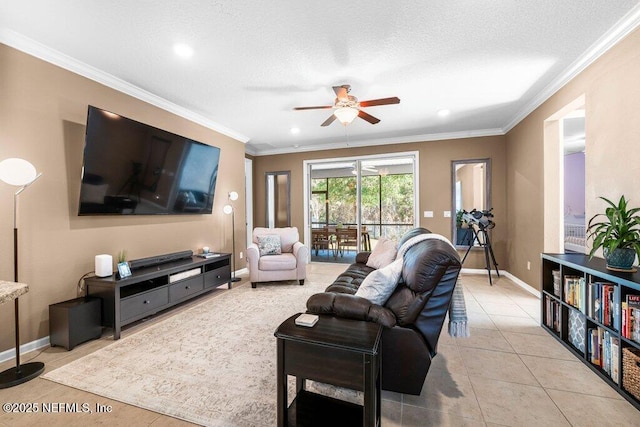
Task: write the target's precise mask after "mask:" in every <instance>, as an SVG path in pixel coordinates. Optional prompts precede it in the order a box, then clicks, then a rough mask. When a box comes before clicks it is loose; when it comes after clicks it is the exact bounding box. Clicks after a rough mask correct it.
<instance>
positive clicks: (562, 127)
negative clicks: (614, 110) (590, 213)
mask: <svg viewBox="0 0 640 427" xmlns="http://www.w3.org/2000/svg"><path fill="white" fill-rule="evenodd" d="M585 135H586V114H585V96H584V95H581V96H580V97H578V98H576V99H575V100H574V101H572V102H570V103H569V104H567V105H566V106H564V107H563V108H561V109H560V110H559V111H557V112H556V113H555V114H553V115H552V116H550V117H549V118H547V119H546V120H545V121H544V148H543V151H544V192H543V199H544V242H543V252H550V253H563V252H565V251H572V252H582V253H584V252H585V251H586V238H585V231H586V230H585V229H586V226H585V219H584V203H585V202H584V200H585V188H586V177H585V175H584V170H585V169H584V161H585V157H586V150H585V148H584V147H585V146H586V138H585ZM574 154H576V156H574V157H567V156H572V155H574ZM567 168H568V170H567Z"/></svg>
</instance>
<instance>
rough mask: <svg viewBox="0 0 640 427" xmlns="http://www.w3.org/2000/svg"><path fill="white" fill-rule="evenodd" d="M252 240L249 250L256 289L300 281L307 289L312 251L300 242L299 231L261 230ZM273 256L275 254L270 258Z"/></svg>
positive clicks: (258, 230)
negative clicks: (261, 286) (275, 283)
mask: <svg viewBox="0 0 640 427" xmlns="http://www.w3.org/2000/svg"><path fill="white" fill-rule="evenodd" d="M252 240H253V243H252V244H251V245H249V247H248V248H247V263H248V267H249V279H250V280H251V287H252V288H255V287H256V286H257V284H258V282H279V281H283V280H298V281H300V285H304V279H306V278H307V263H308V262H309V261H308V260H309V248H307V247H306V246H305V245H303V244H302V243H301V242H300V241H299V240H300V235H299V234H298V229H297V228H296V227H286V228H263V227H257V228H255V229H254V230H253V239H252ZM278 243H279V244H278ZM278 247H279V250H278ZM261 249H262V253H263V255H261ZM269 252H271V253H272V254H267V253H269ZM278 252H280V253H278Z"/></svg>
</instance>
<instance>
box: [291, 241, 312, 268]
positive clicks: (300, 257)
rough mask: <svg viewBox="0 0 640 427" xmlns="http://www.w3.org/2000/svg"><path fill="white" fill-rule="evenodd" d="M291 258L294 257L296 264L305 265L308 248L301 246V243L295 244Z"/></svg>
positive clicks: (307, 258)
mask: <svg viewBox="0 0 640 427" xmlns="http://www.w3.org/2000/svg"><path fill="white" fill-rule="evenodd" d="M293 256H295V257H296V260H297V261H298V264H300V263H301V262H302V263H303V264H307V263H308V262H309V248H307V247H306V246H305V245H303V244H302V242H296V243H294V244H293Z"/></svg>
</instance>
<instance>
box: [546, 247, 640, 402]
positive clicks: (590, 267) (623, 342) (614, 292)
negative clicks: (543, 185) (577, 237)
mask: <svg viewBox="0 0 640 427" xmlns="http://www.w3.org/2000/svg"><path fill="white" fill-rule="evenodd" d="M554 275H555V276H556V277H555V286H554ZM605 294H606V296H605ZM628 295H640V273H621V272H615V271H610V270H607V269H606V264H605V262H604V260H603V259H601V258H593V259H591V260H589V257H588V256H587V255H583V254H542V298H541V310H542V312H541V325H542V327H543V328H544V329H545V330H547V331H548V332H549V333H550V334H551V335H553V336H554V337H555V338H556V339H558V340H559V341H560V342H561V343H562V344H563V345H564V346H565V347H567V348H568V349H569V350H570V351H571V352H572V353H574V354H575V355H576V357H578V358H579V359H580V360H582V362H584V363H585V364H586V365H587V366H589V367H590V368H591V369H592V370H593V371H594V372H596V373H597V374H598V375H599V376H600V377H601V378H603V379H604V380H605V381H606V382H607V383H608V384H609V385H610V386H611V387H613V388H614V389H615V390H616V391H617V392H618V393H620V394H621V395H622V396H623V397H624V398H625V399H627V400H628V401H629V402H630V403H631V404H633V405H634V406H635V407H636V408H637V409H639V410H640V393H638V392H637V390H635V391H634V392H629V390H627V388H625V381H624V374H625V372H624V370H623V369H624V366H623V363H622V360H623V349H632V350H634V349H635V350H637V351H640V342H639V341H634V340H633V339H631V338H630V337H629V338H627V337H625V336H624V334H623V332H622V331H621V330H622V323H623V311H622V307H623V304H622V303H623V302H626V300H627V296H628ZM605 302H608V303H607V304H605ZM638 314H640V310H638ZM616 344H617V345H616ZM594 348H595V349H598V351H596V352H594V351H593V349H594ZM600 348H603V350H602V351H600ZM594 353H596V356H594ZM627 356H628V354H627ZM639 372H640V369H638V370H635V369H634V370H628V371H627V372H626V374H627V378H629V377H630V375H631V378H633V379H634V382H635V383H636V384H637V383H638V380H639V379H638V378H637V375H639V374H638V373H639ZM629 388H631V383H630V382H629ZM634 394H635V395H634Z"/></svg>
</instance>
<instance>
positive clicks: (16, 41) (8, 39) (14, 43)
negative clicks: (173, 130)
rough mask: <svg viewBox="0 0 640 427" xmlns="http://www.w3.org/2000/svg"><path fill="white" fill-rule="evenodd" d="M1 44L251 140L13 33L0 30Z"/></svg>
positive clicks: (233, 136) (222, 131)
mask: <svg viewBox="0 0 640 427" xmlns="http://www.w3.org/2000/svg"><path fill="white" fill-rule="evenodd" d="M0 43H3V44H6V45H7V46H10V47H12V48H14V49H17V50H19V51H22V52H24V53H27V54H29V55H31V56H34V57H36V58H38V59H41V60H43V61H46V62H49V63H51V64H53V65H56V66H58V67H61V68H64V69H65V70H68V71H71V72H72V73H75V74H78V75H81V76H83V77H86V78H88V79H90V80H93V81H95V82H98V83H100V84H102V85H105V86H107V87H110V88H111V89H114V90H117V91H118V92H122V93H124V94H126V95H129V96H132V97H134V98H137V99H139V100H141V101H144V102H146V103H148V104H151V105H153V106H156V107H158V108H161V109H163V110H165V111H168V112H170V113H173V114H175V115H177V116H180V117H183V118H185V119H187V120H189V121H192V122H194V123H197V124H199V125H202V126H204V127H206V128H208V129H211V130H214V131H216V132H218V133H221V134H223V135H226V136H228V137H230V138H233V139H235V140H237V141H240V142H242V143H245V144H246V143H247V142H248V141H249V137H247V136H245V135H242V134H241V133H239V132H236V131H234V130H232V129H229V128H227V127H225V126H223V125H221V124H219V123H216V122H214V121H213V120H210V119H208V118H206V117H204V116H203V115H201V114H198V113H195V112H193V111H191V110H188V109H186V108H184V107H181V106H179V105H177V104H174V103H173V102H170V101H168V100H166V99H164V98H161V97H159V96H157V95H154V94H153V93H151V92H148V91H146V90H144V89H141V88H139V87H137V86H135V85H132V84H131V83H128V82H126V81H124V80H122V79H119V78H117V77H115V76H113V75H111V74H109V73H105V72H104V71H101V70H99V69H97V68H95V67H92V66H90V65H87V64H85V63H84V62H81V61H78V60H77V59H74V58H72V57H70V56H68V55H66V54H64V53H62V52H59V51H57V50H54V49H51V48H50V47H47V46H45V45H43V44H42V43H39V42H37V41H35V40H33V39H30V38H28V37H25V36H23V35H22V34H20V33H17V32H15V31H13V30H9V29H7V28H1V29H0Z"/></svg>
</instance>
